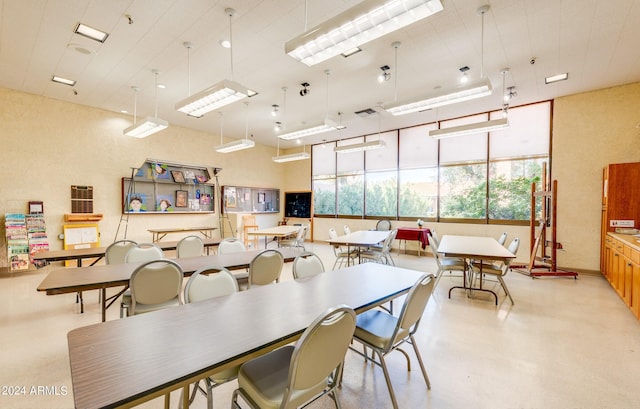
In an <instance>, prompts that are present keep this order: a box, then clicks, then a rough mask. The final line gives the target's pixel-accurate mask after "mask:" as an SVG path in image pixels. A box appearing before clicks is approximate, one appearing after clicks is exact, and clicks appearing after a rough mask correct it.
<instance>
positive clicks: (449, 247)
mask: <svg viewBox="0 0 640 409" xmlns="http://www.w3.org/2000/svg"><path fill="white" fill-rule="evenodd" d="M438 253H443V254H444V255H445V257H459V258H473V259H476V260H501V261H505V260H508V259H512V258H515V257H516V256H515V255H514V254H513V253H511V252H510V251H509V250H507V249H506V248H505V247H504V246H502V245H501V244H500V243H498V241H497V240H496V239H494V238H493V237H483V236H452V235H445V236H443V237H442V240H440V245H439V246H438Z"/></svg>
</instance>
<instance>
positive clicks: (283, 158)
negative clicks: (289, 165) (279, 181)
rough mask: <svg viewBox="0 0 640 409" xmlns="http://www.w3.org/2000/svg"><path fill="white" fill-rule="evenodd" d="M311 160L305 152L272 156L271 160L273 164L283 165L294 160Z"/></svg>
mask: <svg viewBox="0 0 640 409" xmlns="http://www.w3.org/2000/svg"><path fill="white" fill-rule="evenodd" d="M309 158H311V155H310V154H309V153H307V152H298V153H292V154H290V155H278V156H273V157H272V158H271V159H272V160H273V161H274V162H278V163H284V162H293V161H296V160H305V159H309Z"/></svg>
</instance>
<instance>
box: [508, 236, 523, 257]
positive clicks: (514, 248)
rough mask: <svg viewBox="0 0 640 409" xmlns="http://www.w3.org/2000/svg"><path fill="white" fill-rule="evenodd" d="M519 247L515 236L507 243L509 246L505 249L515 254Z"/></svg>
mask: <svg viewBox="0 0 640 409" xmlns="http://www.w3.org/2000/svg"><path fill="white" fill-rule="evenodd" d="M519 247H520V239H519V238H517V237H516V238H515V239H513V240H511V243H510V244H509V247H507V250H509V251H510V252H511V253H513V254H514V255H515V254H516V253H517V252H518V248H519Z"/></svg>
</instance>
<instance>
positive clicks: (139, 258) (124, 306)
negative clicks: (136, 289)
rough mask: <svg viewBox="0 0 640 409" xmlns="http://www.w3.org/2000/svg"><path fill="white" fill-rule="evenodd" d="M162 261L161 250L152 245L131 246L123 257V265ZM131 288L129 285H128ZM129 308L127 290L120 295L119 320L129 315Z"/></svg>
mask: <svg viewBox="0 0 640 409" xmlns="http://www.w3.org/2000/svg"><path fill="white" fill-rule="evenodd" d="M162 259H164V252H163V251H162V249H161V248H160V247H159V246H158V245H156V244H153V243H140V244H137V245H135V246H133V247H132V248H131V249H129V251H128V252H127V254H125V256H124V262H125V263H143V262H147V261H153V260H162ZM129 286H131V285H129ZM130 306H131V290H130V289H127V290H125V291H124V293H123V294H122V301H121V302H120V318H123V317H124V316H126V315H129V312H128V309H129V307H130Z"/></svg>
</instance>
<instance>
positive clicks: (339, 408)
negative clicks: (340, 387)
mask: <svg viewBox="0 0 640 409" xmlns="http://www.w3.org/2000/svg"><path fill="white" fill-rule="evenodd" d="M329 396H330V397H331V399H333V403H334V404H335V405H336V409H342V406H340V400H339V399H338V394H337V393H336V390H335V389H333V390H332V391H331V392H329Z"/></svg>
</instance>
